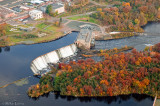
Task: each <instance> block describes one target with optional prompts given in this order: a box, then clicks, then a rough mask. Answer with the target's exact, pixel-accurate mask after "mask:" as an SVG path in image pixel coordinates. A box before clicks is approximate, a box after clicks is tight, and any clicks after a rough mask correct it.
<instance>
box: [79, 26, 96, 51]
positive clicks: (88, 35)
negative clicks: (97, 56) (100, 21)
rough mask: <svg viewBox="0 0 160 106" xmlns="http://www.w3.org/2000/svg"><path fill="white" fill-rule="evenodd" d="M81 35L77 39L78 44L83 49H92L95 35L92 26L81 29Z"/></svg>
mask: <svg viewBox="0 0 160 106" xmlns="http://www.w3.org/2000/svg"><path fill="white" fill-rule="evenodd" d="M80 28H81V29H80V33H79V35H78V37H77V40H76V44H77V45H78V46H79V47H81V46H83V47H85V48H86V49H90V48H91V46H92V43H94V42H93V41H94V37H95V33H94V32H93V28H92V26H91V25H84V26H81V27H80Z"/></svg>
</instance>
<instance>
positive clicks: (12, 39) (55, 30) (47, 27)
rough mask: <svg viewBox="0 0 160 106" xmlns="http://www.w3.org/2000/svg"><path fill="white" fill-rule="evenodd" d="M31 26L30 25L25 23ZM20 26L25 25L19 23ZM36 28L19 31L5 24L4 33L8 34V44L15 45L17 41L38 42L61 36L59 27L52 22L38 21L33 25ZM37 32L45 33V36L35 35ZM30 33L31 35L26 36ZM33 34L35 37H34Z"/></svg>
mask: <svg viewBox="0 0 160 106" xmlns="http://www.w3.org/2000/svg"><path fill="white" fill-rule="evenodd" d="M27 26H32V25H27ZM21 27H26V26H23V25H21ZM35 27H36V28H37V29H36V30H33V31H31V32H25V31H21V30H19V29H18V28H15V27H14V26H10V25H7V28H6V35H7V36H8V39H9V42H8V45H15V44H17V43H19V42H32V43H40V42H47V41H51V40H54V39H56V38H59V37H61V36H63V33H62V32H60V31H59V30H60V27H56V26H54V25H53V24H52V23H40V24H37V25H36V26H35ZM11 28H15V29H17V31H19V32H13V31H9V30H10V29H11ZM38 32H42V33H46V34H47V35H46V36H45V37H37V34H38ZM28 35H32V36H28ZM34 36H35V37H34Z"/></svg>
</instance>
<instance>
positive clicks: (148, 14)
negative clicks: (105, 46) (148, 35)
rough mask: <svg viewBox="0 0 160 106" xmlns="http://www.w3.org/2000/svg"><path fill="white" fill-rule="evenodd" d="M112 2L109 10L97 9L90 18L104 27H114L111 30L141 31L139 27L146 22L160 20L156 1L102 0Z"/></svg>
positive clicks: (158, 4) (158, 3) (159, 11)
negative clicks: (98, 21)
mask: <svg viewBox="0 0 160 106" xmlns="http://www.w3.org/2000/svg"><path fill="white" fill-rule="evenodd" d="M97 1H102V0H97ZM104 1H107V2H109V3H112V2H114V3H115V5H114V6H113V7H111V8H99V9H97V11H98V12H97V13H94V14H93V15H91V17H93V18H95V19H98V20H100V21H101V22H102V23H103V24H104V25H115V26H114V27H112V28H113V29H111V30H118V31H136V32H141V31H143V30H142V28H141V27H140V26H143V25H145V24H146V23H147V22H148V21H156V20H159V19H160V8H159V6H160V2H159V1H158V0H103V1H102V2H104Z"/></svg>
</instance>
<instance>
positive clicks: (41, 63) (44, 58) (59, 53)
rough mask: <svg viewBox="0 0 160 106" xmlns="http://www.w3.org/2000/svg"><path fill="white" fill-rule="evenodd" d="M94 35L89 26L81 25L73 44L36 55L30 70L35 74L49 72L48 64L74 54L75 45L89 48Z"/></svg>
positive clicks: (75, 50) (76, 49)
mask: <svg viewBox="0 0 160 106" xmlns="http://www.w3.org/2000/svg"><path fill="white" fill-rule="evenodd" d="M94 36H95V34H94V33H93V31H92V29H91V26H89V25H85V26H83V27H82V28H81V30H80V32H79V35H78V36H77V38H76V40H75V41H74V43H73V44H70V45H67V46H65V47H62V48H59V49H57V50H54V51H52V52H49V53H47V54H44V55H41V56H39V57H37V58H36V59H34V60H33V61H32V62H31V66H30V68H31V70H32V71H33V73H34V74H35V75H43V74H45V73H46V72H49V71H50V70H51V69H50V66H49V64H50V63H58V62H59V60H61V59H65V58H68V57H70V56H74V55H76V52H77V51H78V48H77V47H80V46H83V47H85V48H87V49H90V47H91V45H92V44H93V39H94Z"/></svg>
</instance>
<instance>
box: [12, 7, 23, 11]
mask: <svg viewBox="0 0 160 106" xmlns="http://www.w3.org/2000/svg"><path fill="white" fill-rule="evenodd" d="M12 10H14V11H16V12H22V9H21V8H20V6H16V7H13V8H12Z"/></svg>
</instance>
